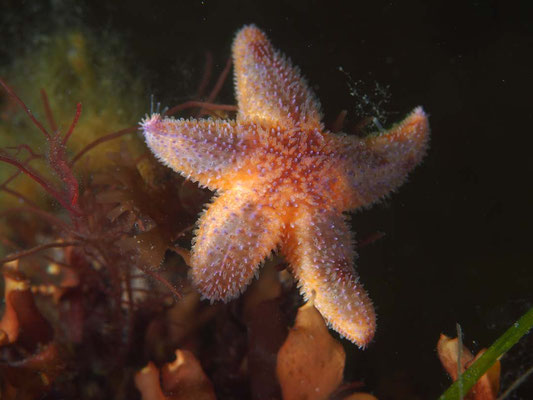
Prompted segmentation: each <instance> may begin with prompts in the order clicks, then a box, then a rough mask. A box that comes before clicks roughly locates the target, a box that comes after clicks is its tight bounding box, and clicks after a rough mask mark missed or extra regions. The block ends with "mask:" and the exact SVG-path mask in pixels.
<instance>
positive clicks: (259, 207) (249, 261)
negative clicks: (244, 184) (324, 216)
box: [191, 187, 282, 301]
mask: <svg viewBox="0 0 533 400" xmlns="http://www.w3.org/2000/svg"><path fill="white" fill-rule="evenodd" d="M258 197H259V196H257V194H255V193H254V192H253V191H250V190H244V189H241V188H239V187H237V188H234V189H232V190H230V191H227V192H224V193H223V194H222V195H221V196H220V197H218V198H217V199H216V200H215V202H214V203H213V204H212V205H211V206H210V207H209V208H208V209H207V211H206V212H205V214H203V216H202V217H201V218H200V221H199V227H198V230H197V231H196V238H195V242H194V245H193V249H192V257H191V265H192V279H193V283H194V285H195V286H196V287H197V289H198V290H199V291H200V293H202V295H203V296H205V297H206V298H208V299H210V300H212V301H214V300H223V301H229V300H231V299H233V298H235V297H237V296H239V295H240V293H241V292H242V291H244V289H245V288H246V286H247V285H248V284H249V283H250V281H251V280H252V278H253V277H254V274H257V273H258V269H259V265H260V263H261V262H262V261H263V260H264V259H265V258H266V257H267V256H268V255H269V254H270V252H271V251H272V250H273V249H274V248H275V247H276V246H277V245H278V243H279V241H280V239H281V228H282V222H281V220H280V219H279V218H278V217H277V215H276V214H275V212H274V211H273V209H272V208H270V207H268V206H266V205H264V204H263V203H262V202H261V199H259V198H258Z"/></svg>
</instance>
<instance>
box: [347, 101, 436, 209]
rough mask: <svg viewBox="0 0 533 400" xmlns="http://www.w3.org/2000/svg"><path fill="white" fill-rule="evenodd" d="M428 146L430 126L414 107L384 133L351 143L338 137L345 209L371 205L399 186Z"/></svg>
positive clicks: (422, 114) (420, 111) (421, 111)
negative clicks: (344, 178)
mask: <svg viewBox="0 0 533 400" xmlns="http://www.w3.org/2000/svg"><path fill="white" fill-rule="evenodd" d="M428 143H429V123H428V118H427V115H426V114H425V113H424V111H423V110H422V107H418V108H415V109H414V110H413V111H412V112H411V114H409V115H408V116H407V117H406V118H405V119H404V120H403V121H402V122H400V123H399V124H396V125H395V126H393V127H392V128H391V129H389V130H388V131H386V132H378V133H375V134H372V135H369V136H367V137H365V138H364V139H360V140H356V141H353V139H352V138H350V137H338V142H337V146H338V148H339V154H340V157H341V159H342V161H341V162H340V163H339V168H341V170H342V171H343V172H344V173H345V174H346V175H345V176H346V185H347V190H346V192H347V193H350V196H349V197H350V198H351V201H350V203H349V204H347V205H346V208H348V209H354V208H357V207H360V206H364V205H368V204H371V203H373V202H375V201H378V200H379V199H381V198H382V197H383V196H385V195H387V194H388V193H390V192H391V191H394V190H395V189H396V188H397V187H399V186H400V185H401V184H402V183H403V182H404V181H405V179H406V178H407V175H408V174H409V172H411V170H413V169H414V167H415V166H416V165H418V164H419V163H420V161H422V158H423V157H424V155H425V153H426V151H427V147H428Z"/></svg>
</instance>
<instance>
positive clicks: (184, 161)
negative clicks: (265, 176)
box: [141, 114, 250, 189]
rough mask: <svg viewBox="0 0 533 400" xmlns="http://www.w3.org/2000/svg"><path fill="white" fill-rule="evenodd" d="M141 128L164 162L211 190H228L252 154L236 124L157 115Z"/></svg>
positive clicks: (143, 123) (151, 146) (149, 145)
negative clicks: (249, 154) (248, 156)
mask: <svg viewBox="0 0 533 400" xmlns="http://www.w3.org/2000/svg"><path fill="white" fill-rule="evenodd" d="M141 128H142V130H143V133H144V137H145V140H146V143H147V144H148V147H150V149H151V150H152V152H153V153H154V154H155V156H156V157H157V158H158V159H159V160H160V161H161V162H163V163H164V164H165V165H167V166H168V167H170V168H172V169H173V170H174V171H176V172H179V173H181V174H182V175H184V176H186V177H187V178H192V179H194V180H196V181H198V182H200V184H202V185H204V186H207V187H208V188H210V189H225V188H226V187H227V186H228V184H229V182H231V181H232V180H233V179H234V176H233V175H235V174H237V173H238V170H239V167H240V166H241V165H242V164H243V163H244V162H245V161H246V159H247V155H248V153H249V151H250V147H249V146H248V144H247V142H248V141H247V140H246V139H245V137H244V136H243V135H241V134H240V133H239V129H238V128H237V123H236V122H234V121H226V120H215V119H200V120H194V119H189V120H184V119H174V118H162V117H161V116H160V115H159V114H153V115H152V116H151V117H149V118H147V119H145V120H144V121H143V122H142V123H141Z"/></svg>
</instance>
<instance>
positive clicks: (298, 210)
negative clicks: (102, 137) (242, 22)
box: [141, 25, 429, 347]
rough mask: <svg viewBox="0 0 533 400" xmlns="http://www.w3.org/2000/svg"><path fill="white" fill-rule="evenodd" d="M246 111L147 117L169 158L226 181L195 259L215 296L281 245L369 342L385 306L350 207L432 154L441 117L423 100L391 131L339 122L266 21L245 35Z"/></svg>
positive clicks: (201, 227)
mask: <svg viewBox="0 0 533 400" xmlns="http://www.w3.org/2000/svg"><path fill="white" fill-rule="evenodd" d="M232 51H233V62H234V73H235V86H236V95H237V102H238V113H237V117H236V119H235V120H223V119H174V118H168V117H165V118H163V117H161V116H160V115H159V114H152V115H151V116H148V117H147V118H145V119H144V120H143V121H142V122H141V128H142V130H143V133H144V136H145V139H146V143H147V144H148V146H149V147H150V149H151V150H152V152H153V153H154V154H155V155H156V156H157V158H158V159H159V160H160V161H161V162H163V163H164V164H166V165H167V166H169V167H170V168H172V169H173V170H175V171H177V172H179V173H181V174H182V175H184V176H186V177H187V178H191V179H193V180H195V181H198V182H199V183H200V184H201V185H203V186H206V187H208V188H209V189H211V190H215V191H216V192H217V195H216V196H215V198H214V201H213V202H212V203H211V204H210V205H209V206H208V208H207V209H206V210H205V211H204V212H203V214H202V215H201V217H200V219H199V222H198V228H197V230H196V231H195V238H194V240H193V247H192V251H191V258H190V264H191V267H192V270H191V274H192V280H193V284H194V285H195V287H196V288H197V290H199V291H200V293H201V294H202V295H203V296H204V297H205V298H207V299H210V300H211V301H215V300H222V301H229V300H231V299H234V298H235V297H237V296H239V295H240V293H241V292H242V291H244V289H245V288H246V286H247V285H248V284H249V283H250V282H251V280H252V278H253V277H254V276H255V275H257V273H258V269H259V266H260V265H261V263H262V262H263V260H264V259H265V258H266V257H267V256H269V255H270V253H271V252H272V251H275V250H276V249H279V250H280V252H281V253H282V255H283V256H284V257H285V259H286V260H287V261H288V263H289V269H290V271H291V272H292V273H293V275H294V276H295V277H296V280H297V281H298V287H299V289H300V292H301V293H302V295H303V296H304V298H305V299H306V300H309V299H312V300H313V302H314V305H315V307H316V308H317V309H318V310H319V312H320V313H321V314H322V316H323V317H324V319H325V320H326V322H327V323H328V324H329V326H330V327H331V328H333V329H334V330H336V331H337V332H338V333H339V334H341V335H342V336H344V337H346V338H348V339H349V340H351V341H352V342H354V343H355V344H357V345H359V346H360V347H364V346H366V345H367V344H368V343H369V341H370V340H371V339H372V337H373V335H374V331H375V327H376V316H375V312H374V308H373V305H372V302H371V300H370V298H369V297H368V295H367V293H366V292H365V290H364V289H363V287H362V285H361V284H360V283H359V278H358V276H357V275H356V273H355V271H354V258H355V251H354V240H353V237H352V234H351V233H350V229H349V227H348V225H347V217H346V216H345V215H344V214H343V213H344V212H346V211H350V210H355V209H357V208H360V207H363V206H368V205H370V204H372V203H374V202H376V201H378V200H379V199H381V198H383V197H384V196H386V195H387V194H388V193H390V192H391V191H393V190H394V189H396V188H397V187H398V186H400V185H401V184H402V183H403V182H404V180H405V178H406V176H407V174H408V172H409V171H410V170H412V169H413V167H414V166H416V165H417V164H418V163H419V162H420V161H421V159H422V158H423V156H424V154H425V151H426V147H427V143H428V137H429V125H428V120H427V117H426V114H425V113H424V111H423V110H422V108H420V107H419V108H416V109H415V110H414V111H412V112H411V114H409V116H407V118H406V119H405V120H404V121H403V122H401V123H399V124H397V125H395V126H393V127H392V128H391V129H390V130H388V131H382V132H378V133H376V134H372V135H369V136H366V137H364V138H360V137H357V136H348V135H345V134H333V133H331V132H328V131H327V130H326V129H325V127H324V125H323V123H322V122H321V120H322V115H321V111H320V104H319V102H318V100H317V98H316V97H315V96H314V94H313V93H312V91H311V89H310V87H309V85H308V84H307V82H306V81H305V80H304V79H303V78H302V77H301V74H300V72H299V69H298V68H297V67H294V66H293V65H292V63H291V61H290V60H289V59H287V58H286V57H285V56H284V55H282V54H281V53H280V52H278V51H277V50H275V49H274V48H273V47H272V45H271V44H270V42H269V40H268V39H267V37H266V35H265V34H264V33H263V32H262V31H261V30H260V29H258V28H257V27H256V26H254V25H249V26H245V27H243V28H242V29H241V30H240V31H239V32H238V33H237V35H236V37H235V40H234V43H233V49H232Z"/></svg>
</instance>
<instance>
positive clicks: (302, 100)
mask: <svg viewBox="0 0 533 400" xmlns="http://www.w3.org/2000/svg"><path fill="white" fill-rule="evenodd" d="M233 62H234V65H235V84H236V90H237V101H238V104H239V111H240V115H239V117H240V118H244V116H246V117H247V118H250V119H255V120H265V121H268V122H273V123H275V124H279V123H287V124H290V125H294V124H300V125H302V126H304V127H307V128H311V129H321V128H322V124H321V122H320V120H321V115H320V104H319V102H318V100H317V99H316V98H315V96H314V95H313V93H312V91H311V89H310V88H309V86H308V84H307V82H306V81H305V80H304V79H303V78H302V77H301V76H300V71H299V69H298V68H297V67H294V66H293V65H292V63H291V62H290V60H289V59H288V58H287V57H285V56H284V55H282V54H280V53H279V52H278V51H276V50H275V49H274V48H273V47H272V45H271V44H270V42H269V41H268V39H267V38H266V36H265V34H264V33H263V32H262V31H261V30H259V29H258V28H257V27H256V26H254V25H248V26H245V27H244V28H242V29H241V30H240V31H239V32H237V36H236V37H235V41H234V42H233Z"/></svg>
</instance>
